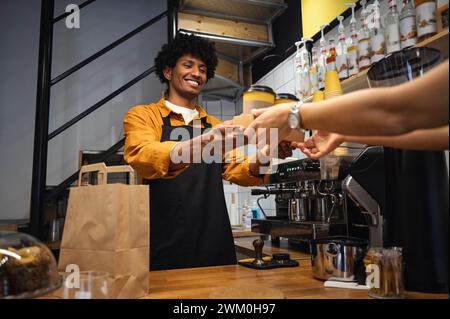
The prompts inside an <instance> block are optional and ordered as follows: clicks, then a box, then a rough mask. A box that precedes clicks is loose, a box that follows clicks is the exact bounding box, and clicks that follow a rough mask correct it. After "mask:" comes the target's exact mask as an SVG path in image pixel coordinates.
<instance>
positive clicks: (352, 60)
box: [346, 3, 359, 76]
mask: <svg viewBox="0 0 450 319" xmlns="http://www.w3.org/2000/svg"><path fill="white" fill-rule="evenodd" d="M346 6H347V7H349V8H351V9H352V18H351V20H350V38H349V39H348V44H347V54H348V56H347V57H348V75H349V76H353V75H356V74H358V72H359V66H358V30H357V27H356V18H355V7H356V4H354V3H347V4H346Z"/></svg>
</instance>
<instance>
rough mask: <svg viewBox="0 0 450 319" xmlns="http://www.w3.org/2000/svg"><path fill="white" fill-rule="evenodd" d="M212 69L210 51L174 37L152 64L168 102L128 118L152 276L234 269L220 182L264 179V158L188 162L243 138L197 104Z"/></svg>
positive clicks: (192, 39)
mask: <svg viewBox="0 0 450 319" xmlns="http://www.w3.org/2000/svg"><path fill="white" fill-rule="evenodd" d="M217 63H218V60H217V57H216V52H215V49H214V47H213V45H212V44H211V43H209V42H208V41H206V40H204V39H202V38H199V37H196V36H192V35H183V34H179V35H177V37H176V38H175V39H174V40H173V41H172V42H171V43H169V44H167V45H164V46H163V47H162V49H161V51H160V52H159V54H158V55H157V57H156V59H155V66H156V68H157V74H158V76H159V78H160V80H161V81H162V82H163V83H165V84H166V85H167V90H166V94H165V97H164V98H162V99H161V100H160V101H159V102H157V103H153V104H150V105H140V106H136V107H135V108H133V109H131V110H130V111H128V113H127V114H126V116H125V120H124V130H125V137H126V140H125V154H124V157H125V160H126V161H127V162H128V163H129V164H130V165H131V166H133V167H134V168H135V169H136V170H137V172H138V175H139V177H140V179H142V180H143V182H144V183H146V184H149V185H150V269H151V270H163V269H176V268H190V267H202V266H215V265H228V264H235V263H236V254H235V248H234V241H233V236H232V232H231V226H230V221H229V217H228V212H227V208H226V204H225V197H224V192H223V183H222V179H225V180H227V181H230V182H233V183H236V184H238V185H242V186H254V185H260V184H262V183H263V182H264V181H265V180H264V179H265V178H267V177H268V175H267V177H266V176H265V174H264V172H265V171H267V169H268V168H269V167H268V166H267V164H266V163H268V161H267V159H266V158H265V159H264V160H263V159H262V157H260V156H259V155H256V157H255V158H246V157H244V156H242V155H240V154H239V152H238V151H237V150H233V151H231V152H229V153H227V154H226V156H223V157H221V158H220V159H219V161H213V162H212V163H207V162H205V161H204V159H202V161H201V162H199V163H196V162H192V160H193V159H194V158H195V157H196V156H197V155H201V154H202V151H203V150H205V148H206V147H208V146H211V143H215V144H214V145H216V146H217V143H218V144H220V145H219V146H221V147H220V149H223V145H225V144H226V142H230V141H231V142H236V140H237V139H238V138H239V137H243V130H242V128H237V127H234V126H231V125H227V124H221V123H220V121H219V120H217V119H216V118H214V117H213V116H211V115H208V114H207V113H206V112H205V110H204V109H203V108H202V107H201V106H199V105H197V104H196V99H197V97H198V95H199V94H200V92H201V90H202V88H203V87H204V85H205V84H206V82H207V81H208V80H210V79H211V78H213V77H214V73H215V69H216V66H217ZM197 126H201V129H200V128H198V127H197ZM208 129H209V130H208ZM226 129H233V130H232V132H231V133H230V132H228V131H230V130H228V131H227V130H226ZM196 130H199V131H201V135H200V134H199V135H198V136H195V134H194V132H195V131H196ZM180 132H181V134H178V133H180ZM183 132H187V135H186V134H183ZM180 135H184V136H183V138H181V139H180V138H179V137H180ZM287 151H288V152H287V153H286V154H285V156H289V155H290V154H291V153H290V152H292V150H291V149H288V150H287ZM186 154H188V155H187V157H186V156H185V155H186ZM216 155H217V154H216ZM183 157H184V158H183ZM180 158H181V160H179V159H180ZM225 158H226V161H224V159H225ZM175 159H177V160H175ZM264 162H265V163H264Z"/></svg>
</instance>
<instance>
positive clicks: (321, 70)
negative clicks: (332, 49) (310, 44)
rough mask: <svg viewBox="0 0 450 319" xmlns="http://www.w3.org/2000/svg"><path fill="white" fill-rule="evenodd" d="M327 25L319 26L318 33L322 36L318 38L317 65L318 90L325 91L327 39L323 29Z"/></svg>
mask: <svg viewBox="0 0 450 319" xmlns="http://www.w3.org/2000/svg"><path fill="white" fill-rule="evenodd" d="M328 26H329V24H324V25H321V26H320V31H321V33H322V36H321V38H320V42H319V47H320V54H319V64H318V75H319V90H323V89H325V73H326V71H327V57H328V50H327V39H326V38H325V28H326V27H328Z"/></svg>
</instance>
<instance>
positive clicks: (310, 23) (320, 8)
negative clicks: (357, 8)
mask: <svg viewBox="0 0 450 319" xmlns="http://www.w3.org/2000/svg"><path fill="white" fill-rule="evenodd" d="M301 2H302V24H303V36H304V37H305V38H311V37H313V36H314V35H315V34H316V33H317V32H319V31H320V26H321V25H322V24H327V23H330V22H331V21H333V20H334V19H336V17H337V16H338V15H340V14H342V13H343V12H344V11H345V10H347V7H346V6H345V4H346V3H356V2H357V0H301Z"/></svg>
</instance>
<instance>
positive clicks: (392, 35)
mask: <svg viewBox="0 0 450 319" xmlns="http://www.w3.org/2000/svg"><path fill="white" fill-rule="evenodd" d="M384 24H385V26H386V52H387V54H390V53H394V52H397V51H400V50H401V49H402V47H401V41H400V16H399V14H398V11H397V0H389V13H388V14H387V15H386V19H385V21H384Z"/></svg>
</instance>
